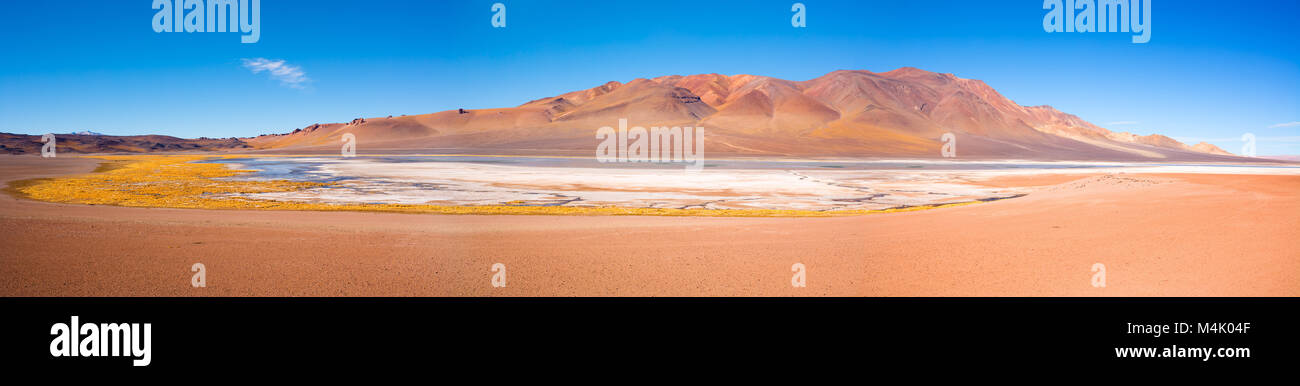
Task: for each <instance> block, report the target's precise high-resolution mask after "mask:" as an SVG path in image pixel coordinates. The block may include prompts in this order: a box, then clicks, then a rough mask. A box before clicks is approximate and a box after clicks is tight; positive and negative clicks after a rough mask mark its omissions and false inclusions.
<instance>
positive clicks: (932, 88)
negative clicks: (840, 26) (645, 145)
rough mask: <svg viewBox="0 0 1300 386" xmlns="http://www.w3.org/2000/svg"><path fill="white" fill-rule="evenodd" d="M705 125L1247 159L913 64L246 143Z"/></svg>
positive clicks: (564, 147)
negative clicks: (1122, 129) (1107, 124)
mask: <svg viewBox="0 0 1300 386" xmlns="http://www.w3.org/2000/svg"><path fill="white" fill-rule="evenodd" d="M619 119H628V121H629V124H630V125H632V126H644V127H651V126H701V127H704V128H705V131H706V140H705V149H706V151H707V152H708V153H711V154H715V155H754V156H867V157H873V156H879V157H927V158H930V157H939V149H940V147H941V146H942V143H941V142H940V138H941V137H942V136H943V134H944V133H953V134H954V135H955V136H956V138H957V149H958V155H959V156H961V157H969V158H1020V159H1068V160H1133V161H1141V160H1165V161H1179V160H1239V159H1237V158H1236V157H1232V156H1231V154H1229V153H1227V152H1224V151H1223V150H1222V149H1218V148H1217V147H1214V146H1213V145H1209V144H1198V145H1196V146H1188V145H1186V144H1183V143H1180V142H1178V141H1175V140H1173V139H1171V138H1169V137H1165V136H1162V135H1158V134H1157V135H1148V136H1138V135H1134V134H1129V133H1119V132H1112V131H1109V130H1106V129H1104V128H1101V127H1098V126H1096V125H1093V124H1092V123H1089V122H1087V121H1084V120H1083V119H1080V118H1079V117H1077V116H1074V115H1070V114H1067V113H1064V112H1061V111H1058V110H1056V109H1054V108H1052V107H1050V106H1021V105H1019V104H1016V103H1015V102H1013V101H1011V100H1010V99H1007V98H1006V97H1004V96H1003V95H1001V94H1000V93H998V92H997V91H996V90H994V89H993V88H992V87H990V86H989V85H987V84H985V83H984V82H982V81H979V80H973V79H963V78H959V77H957V76H954V75H952V74H939V73H933V72H929V71H924V70H920V69H916V68H911V67H904V68H900V69H897V70H893V71H889V72H884V73H873V72H870V71H835V72H832V73H829V74H826V75H824V76H821V77H818V78H815V79H811V80H806V81H790V80H784V79H777V78H771V77H765V76H755V75H730V76H728V75H720V74H700V75H690V76H679V75H673V76H663V77H658V78H654V79H636V80H633V81H630V82H628V83H626V84H624V83H619V82H609V83H606V84H603V85H600V86H597V87H593V88H591V89H586V90H578V91H573V92H569V93H565V94H561V95H558V96H554V97H548V98H542V99H537V100H534V101H531V102H528V103H525V104H523V105H520V106H517V107H512V108H500V109H485V110H459V109H458V110H449V111H443V112H438V113H433V114H424V115H415V116H403V117H383V118H368V119H360V118H358V119H357V120H354V121H353V122H350V123H346V124H343V123H338V124H324V125H320V124H317V125H312V126H309V127H307V128H304V129H300V130H297V131H294V132H293V133H289V134H282V135H268V136H261V137H257V138H252V139H248V140H246V142H247V143H249V144H250V145H252V146H253V147H255V148H258V149H264V150H279V149H322V150H324V149H328V148H337V147H338V146H340V144H341V137H342V135H343V134H344V133H352V134H355V135H356V136H357V138H358V143H359V146H365V147H366V148H369V149H372V150H378V149H390V150H414V149H427V150H435V149H484V150H501V151H524V150H527V151H534V152H557V153H579V154H580V153H584V152H591V151H594V149H595V146H596V143H597V140H596V138H595V136H594V133H595V131H596V129H598V128H600V127H602V126H616V125H617V123H618V121H619Z"/></svg>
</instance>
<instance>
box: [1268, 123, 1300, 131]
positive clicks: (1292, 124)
mask: <svg viewBox="0 0 1300 386" xmlns="http://www.w3.org/2000/svg"><path fill="white" fill-rule="evenodd" d="M1296 126H1300V122H1287V123H1279V124H1276V125H1272V126H1269V127H1268V128H1270V129H1276V128H1279V127H1296Z"/></svg>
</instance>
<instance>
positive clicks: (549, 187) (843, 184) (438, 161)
mask: <svg viewBox="0 0 1300 386" xmlns="http://www.w3.org/2000/svg"><path fill="white" fill-rule="evenodd" d="M229 162H230V163H232V164H231V166H232V167H237V168H241V169H245V168H246V169H254V170H262V172H259V173H254V174H250V175H245V176H242V177H239V178H248V179H296V180H311V181H329V182H333V184H331V185H329V186H324V187H318V188H310V189H304V190H297V191H291V192H276V193H244V194H237V196H241V197H246V198H255V199H263V200H275V201H290V202H310V203H337V204H412V205H415V204H432V205H523V206H570V207H608V206H616V207H627V208H679V209H692V208H701V209H790V210H812V211H837V210H864V209H865V210H873V209H889V208H900V207H911V206H923V205H937V204H949V203H960V202H969V201H992V200H999V199H1006V198H1014V197H1018V196H1021V195H1024V194H1027V193H1028V192H1029V190H1028V189H1027V188H1025V187H1005V186H1001V187H1000V186H989V185H986V184H982V183H981V182H983V181H988V180H991V179H994V178H998V177H1004V176H1017V175H1039V174H1082V173H1087V174H1094V173H1147V174H1154V173H1194V174H1283V175H1300V168H1297V167H1286V166H1234V165H1213V164H1119V163H1060V162H1018V161H1002V162H944V161H853V160H848V161H818V162H792V161H736V160H724V161H715V162H711V167H706V168H705V169H704V170H702V171H699V172H688V171H684V170H682V169H680V168H678V167H664V166H663V165H653V164H634V165H627V164H618V165H605V164H597V163H594V162H585V160H553V159H530V158H494V157H470V158H466V157H361V158H327V157H290V158H281V157H277V158H254V159H244V160H240V159H236V160H231V161H229Z"/></svg>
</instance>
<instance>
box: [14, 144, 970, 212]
mask: <svg viewBox="0 0 1300 386" xmlns="http://www.w3.org/2000/svg"><path fill="white" fill-rule="evenodd" d="M222 157H226V158H233V157H235V156H189V155H127V156H94V157H91V158H98V159H103V160H105V162H104V163H103V164H101V165H100V167H99V168H97V169H96V170H95V171H94V172H92V173H90V174H85V175H78V176H69V177H60V178H44V179H35V180H28V181H21V182H17V183H16V185H14V186H13V188H14V189H15V190H17V191H18V192H20V193H21V194H23V195H25V196H27V197H30V198H32V199H36V200H41V201H50V202H61V203H71V204H90V205H117V206H134V207H156V208H191V209H279V210H314V211H368V212H397V213H435V214H500V215H604V216H611V215H612V216H712V217H833V216H847V215H862V214H870V213H890V212H908V211H915V210H923V209H933V208H942V207H951V206H960V205H967V204H973V203H977V202H962V203H952V204H937V205H924V206H914V207H906V208H894V209H882V210H844V211H811V210H779V209H671V208H623V207H571V206H527V205H482V206H451V205H407V204H325V203H306V202H287V201H273V200H259V199H251V198H243V197H236V196H237V195H239V194H249V193H269V192H289V191H296V190H301V189H308V188H314V187H321V186H327V185H329V184H327V183H318V182H296V181H284V180H277V181H240V180H235V179H230V178H226V177H234V176H238V175H240V174H245V173H251V172H253V171H252V170H235V169H231V168H228V167H226V166H225V165H222V164H211V163H196V162H194V161H202V160H205V159H213V158H222Z"/></svg>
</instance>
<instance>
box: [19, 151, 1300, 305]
mask: <svg viewBox="0 0 1300 386" xmlns="http://www.w3.org/2000/svg"><path fill="white" fill-rule="evenodd" d="M0 159H2V161H3V162H0V184H5V185H9V184H10V183H13V182H16V181H27V180H31V179H34V178H52V177H62V176H72V175H84V174H86V173H90V172H92V171H94V170H95V169H96V168H97V167H99V166H100V165H101V164H102V163H103V162H104V161H103V160H101V159H96V158H84V157H62V156H61V157H58V158H48V159H47V158H40V157H36V156H13V155H8V156H0ZM1159 170H1162V169H1158V168H1155V169H1143V168H1139V169H1133V170H1132V172H1115V171H1112V170H1097V171H1085V172H1078V171H1074V172H1070V173H1064V172H1061V173H1056V172H1051V171H1045V172H1042V173H1017V174H1008V175H1004V176H994V177H991V178H987V179H983V180H981V181H977V182H975V183H976V184H979V185H981V186H984V187H987V188H990V189H1016V190H1017V191H1023V192H1026V194H1025V195H1024V196H1020V197H1016V198H1013V199H1003V200H996V201H989V202H980V203H976V204H972V205H957V206H951V207H938V208H933V209H926V210H916V211H900V212H885V213H871V214H863V215H848V216H830V217H781V216H777V217H726V216H722V217H719V216H620V215H583V214H577V215H573V214H570V215H455V214H419V213H382V212H365V211H312V210H259V209H180V208H150V207H124V206H114V205H85V204H70V203H53V202H43V201H38V200H33V199H30V198H28V197H25V196H24V195H23V194H21V193H20V192H18V191H16V189H15V188H14V187H13V186H11V187H10V188H8V189H7V191H8V194H4V195H0V246H2V247H0V296H1298V295H1300V242H1297V240H1300V175H1296V174H1294V173H1276V172H1267V173H1260V174H1246V173H1213V172H1210V173H1206V172H1199V173H1188V172H1176V173H1155V172H1152V171H1159ZM195 263H202V264H203V265H204V266H205V271H206V281H207V283H206V287H202V288H196V287H194V286H192V285H191V278H192V275H194V273H193V272H192V271H191V267H192V266H193V264H195ZM497 263H500V264H503V265H504V266H505V267H507V271H506V272H507V276H506V278H507V282H506V285H505V286H504V287H499V286H493V285H492V278H493V275H494V272H493V271H492V267H493V265H494V264H497ZM796 263H799V264H803V266H804V267H805V268H806V272H805V274H806V276H805V280H806V281H805V283H806V286H805V287H795V286H792V275H793V274H794V273H793V272H792V265H793V264H796ZM1099 263H1100V264H1102V265H1104V266H1105V272H1106V280H1105V286H1104V287H1100V286H1095V285H1094V283H1095V281H1094V276H1095V274H1096V272H1095V271H1094V269H1093V268H1094V266H1095V265H1096V264H1099Z"/></svg>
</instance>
